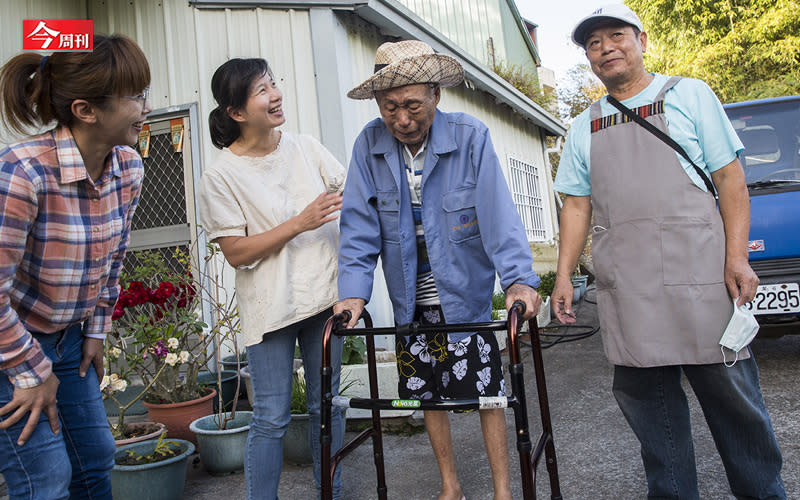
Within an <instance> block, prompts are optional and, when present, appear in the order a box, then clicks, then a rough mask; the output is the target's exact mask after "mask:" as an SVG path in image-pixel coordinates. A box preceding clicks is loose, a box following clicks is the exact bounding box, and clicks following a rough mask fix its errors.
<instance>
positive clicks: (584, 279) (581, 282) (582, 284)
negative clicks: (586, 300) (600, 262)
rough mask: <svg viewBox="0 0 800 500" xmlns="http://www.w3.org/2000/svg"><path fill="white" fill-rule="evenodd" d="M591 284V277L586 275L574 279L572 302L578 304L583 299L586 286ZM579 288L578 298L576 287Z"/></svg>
mask: <svg viewBox="0 0 800 500" xmlns="http://www.w3.org/2000/svg"><path fill="white" fill-rule="evenodd" d="M588 283H589V276H588V275H586V274H581V275H578V276H575V277H573V278H572V287H573V297H572V301H573V302H577V301H578V300H580V298H581V297H583V294H584V293H585V292H586V285H587V284H588ZM576 286H577V287H578V292H577V293H578V295H577V298H576V297H575V295H574V289H575V287H576Z"/></svg>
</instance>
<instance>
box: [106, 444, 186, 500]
mask: <svg viewBox="0 0 800 500" xmlns="http://www.w3.org/2000/svg"><path fill="white" fill-rule="evenodd" d="M174 441H176V442H177V443H178V444H179V445H180V448H181V453H180V454H179V455H177V456H174V457H172V458H169V459H167V460H163V461H161V462H155V463H151V464H139V465H117V464H116V460H117V458H120V457H123V456H124V455H125V454H126V453H127V450H134V451H136V452H137V453H139V454H140V455H147V454H148V453H152V452H153V450H154V449H155V446H156V443H157V442H158V440H157V439H151V440H148V441H142V442H140V443H134V444H128V445H125V446H122V447H120V448H119V449H118V450H117V451H116V453H114V461H115V464H114V468H113V469H112V470H111V494H112V496H113V497H114V500H145V499H147V500H179V499H180V498H181V496H182V495H183V485H184V483H185V481H186V464H187V461H188V460H187V459H188V458H189V455H191V454H192V453H194V445H193V444H192V443H190V442H188V441H184V440H182V439H175V440H174Z"/></svg>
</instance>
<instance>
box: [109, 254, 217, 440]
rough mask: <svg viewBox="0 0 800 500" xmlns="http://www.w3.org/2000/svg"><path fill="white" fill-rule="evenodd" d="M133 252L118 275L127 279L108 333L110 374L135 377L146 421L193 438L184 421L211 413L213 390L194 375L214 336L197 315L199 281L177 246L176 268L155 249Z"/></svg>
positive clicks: (173, 434)
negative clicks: (132, 261) (130, 264)
mask: <svg viewBox="0 0 800 500" xmlns="http://www.w3.org/2000/svg"><path fill="white" fill-rule="evenodd" d="M136 256H137V258H138V262H139V264H138V265H137V266H136V267H135V268H134V269H133V270H132V271H131V272H130V273H129V274H127V275H126V276H124V277H123V278H127V282H126V284H125V286H124V288H123V290H122V291H121V292H120V296H119V299H118V301H117V305H116V308H115V311H114V314H113V316H112V326H113V328H112V332H111V335H109V336H108V337H107V340H108V342H109V347H108V349H110V350H112V351H113V352H115V353H116V352H119V357H118V358H117V360H116V361H117V364H116V366H113V364H112V366H110V367H109V368H110V372H111V373H114V372H117V373H118V374H119V377H120V378H121V379H123V380H125V381H126V382H130V379H138V381H140V382H141V385H142V386H143V387H145V388H146V390H145V391H144V395H143V401H144V405H145V407H147V408H148V415H149V418H150V420H152V421H155V422H161V423H164V424H166V426H167V429H168V433H169V436H170V437H178V438H181V439H186V440H189V441H192V442H194V439H195V438H194V433H192V432H191V431H189V423H190V422H191V421H192V420H194V419H195V418H198V417H200V416H204V415H208V414H210V413H212V398H213V397H214V395H215V394H216V391H214V390H213V388H209V387H207V386H206V385H203V384H201V383H200V382H199V381H198V379H197V375H198V372H199V371H200V370H201V369H202V368H203V367H204V366H205V365H206V363H207V362H208V360H209V351H210V349H209V347H210V346H211V345H212V344H213V341H214V338H215V336H216V335H213V334H208V333H207V332H206V331H205V330H206V329H207V328H208V327H207V325H206V323H204V322H203V321H202V319H201V317H200V305H201V304H200V301H201V294H199V293H197V292H198V289H199V288H200V282H199V281H197V280H196V279H195V278H194V276H193V275H192V274H191V272H192V269H191V266H190V265H189V259H188V257H187V256H186V254H185V253H184V252H182V251H181V250H176V252H175V255H174V260H175V262H177V263H178V266H179V267H180V268H181V269H180V271H179V272H175V271H173V270H171V269H170V268H169V267H168V266H167V264H166V262H165V260H164V258H163V257H162V256H161V254H159V253H157V252H153V251H142V252H137V253H136ZM123 282H125V281H123ZM115 368H117V369H115Z"/></svg>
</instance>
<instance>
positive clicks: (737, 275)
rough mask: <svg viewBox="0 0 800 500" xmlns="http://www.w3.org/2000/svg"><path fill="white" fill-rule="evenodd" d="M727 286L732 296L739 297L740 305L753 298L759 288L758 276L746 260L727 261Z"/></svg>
mask: <svg viewBox="0 0 800 500" xmlns="http://www.w3.org/2000/svg"><path fill="white" fill-rule="evenodd" d="M725 286H727V287H728V293H729V294H730V295H731V298H737V297H738V299H739V300H737V301H736V305H737V306H740V305H742V304H745V303H747V302H750V301H751V300H753V299H754V298H755V296H756V290H757V289H758V276H757V275H756V273H755V271H753V268H751V267H750V264H749V263H748V262H747V261H746V260H739V261H734V260H726V261H725Z"/></svg>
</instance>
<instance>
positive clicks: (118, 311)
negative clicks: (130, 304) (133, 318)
mask: <svg viewBox="0 0 800 500" xmlns="http://www.w3.org/2000/svg"><path fill="white" fill-rule="evenodd" d="M124 315H125V309H123V308H122V307H120V305H119V303H117V306H116V307H115V308H114V313H113V314H111V319H112V320H115V319H119V318H121V317H122V316H124Z"/></svg>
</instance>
